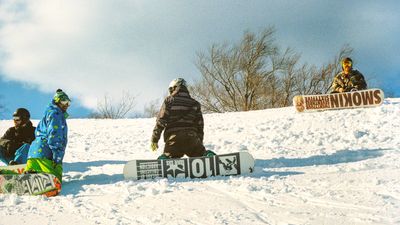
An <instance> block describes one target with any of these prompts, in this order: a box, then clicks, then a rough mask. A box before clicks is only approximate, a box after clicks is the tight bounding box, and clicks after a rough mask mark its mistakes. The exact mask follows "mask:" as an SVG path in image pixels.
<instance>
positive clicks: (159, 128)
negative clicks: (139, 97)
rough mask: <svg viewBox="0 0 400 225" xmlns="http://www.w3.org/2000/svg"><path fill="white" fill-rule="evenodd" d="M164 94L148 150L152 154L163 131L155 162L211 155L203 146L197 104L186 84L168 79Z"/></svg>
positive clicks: (200, 114)
mask: <svg viewBox="0 0 400 225" xmlns="http://www.w3.org/2000/svg"><path fill="white" fill-rule="evenodd" d="M168 91H169V96H167V97H166V98H165V100H164V103H163V104H162V107H161V109H160V111H159V113H158V116H157V121H156V125H155V127H154V130H153V135H152V137H151V149H152V150H153V151H156V150H157V149H158V141H159V139H160V136H161V133H162V132H163V131H164V142H165V147H164V153H163V154H162V155H160V156H159V157H158V159H168V158H181V157H182V156H184V155H187V156H189V157H199V156H213V155H215V153H214V152H212V151H210V150H208V151H206V149H205V147H204V146H203V137H204V131H203V129H204V121H203V114H202V112H201V107H200V103H199V102H197V101H196V100H194V99H193V98H192V97H191V96H190V94H189V91H188V89H187V85H186V81H185V80H184V79H183V78H177V79H174V80H172V81H171V83H170V85H169V88H168Z"/></svg>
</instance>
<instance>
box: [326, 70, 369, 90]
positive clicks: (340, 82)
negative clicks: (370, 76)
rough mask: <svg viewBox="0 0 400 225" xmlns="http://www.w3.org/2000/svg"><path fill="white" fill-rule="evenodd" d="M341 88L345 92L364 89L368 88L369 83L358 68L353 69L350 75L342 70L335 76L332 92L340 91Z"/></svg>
mask: <svg viewBox="0 0 400 225" xmlns="http://www.w3.org/2000/svg"><path fill="white" fill-rule="evenodd" d="M340 88H343V90H344V92H349V91H351V90H352V89H357V90H364V89H367V83H366V82H365V79H364V76H363V75H362V74H361V73H360V72H358V70H351V71H350V74H349V75H348V76H345V75H344V73H343V72H340V73H339V74H337V75H336V76H335V77H334V78H333V82H332V87H331V93H332V92H339V89H340Z"/></svg>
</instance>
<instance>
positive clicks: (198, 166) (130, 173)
mask: <svg viewBox="0 0 400 225" xmlns="http://www.w3.org/2000/svg"><path fill="white" fill-rule="evenodd" d="M253 169H254V158H253V156H251V155H250V154H249V153H248V152H236V153H230V154H223V155H215V156H212V157H191V158H178V159H165V160H132V161H129V162H128V163H127V164H125V166H124V177H125V178H126V179H135V180H141V179H154V178H157V177H165V178H206V177H211V176H231V175H241V174H248V173H252V172H253Z"/></svg>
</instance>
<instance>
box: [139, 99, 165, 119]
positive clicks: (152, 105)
mask: <svg viewBox="0 0 400 225" xmlns="http://www.w3.org/2000/svg"><path fill="white" fill-rule="evenodd" d="M160 107H161V106H160V101H159V99H155V100H153V101H150V102H149V103H148V104H146V105H145V106H144V111H143V116H144V117H147V118H150V117H155V116H157V114H158V111H159V109H160Z"/></svg>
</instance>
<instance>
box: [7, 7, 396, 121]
mask: <svg viewBox="0 0 400 225" xmlns="http://www.w3.org/2000/svg"><path fill="white" fill-rule="evenodd" d="M270 26H274V27H275V28H276V34H275V38H276V41H277V43H278V44H279V45H280V46H281V47H282V48H286V47H292V48H294V49H295V50H296V51H297V52H298V53H301V54H302V60H303V61H304V62H309V63H312V64H316V65H318V66H320V65H322V64H324V63H327V62H328V61H329V60H331V59H332V58H333V57H334V56H335V55H336V54H337V53H338V52H339V50H340V48H341V47H342V46H343V45H345V44H349V45H350V46H351V47H353V48H354V53H353V55H352V58H353V60H354V62H355V66H354V67H355V68H356V69H358V70H360V71H361V72H362V73H363V74H364V76H365V77H366V78H367V79H368V80H370V82H369V85H370V87H379V88H382V89H383V90H385V91H386V92H387V93H389V92H390V93H393V94H394V95H395V96H397V97H400V64H399V63H398V62H400V54H398V49H400V42H399V41H398V40H399V38H398V37H399V36H400V34H399V33H400V3H399V1H379V2H378V1H341V0H338V1H317V0H305V1H294V0H293V1H292V0H279V1H278V0H276V1H227V0H224V1H215V0H204V1H187V0H185V1H183V0H181V1H155V0H146V1H144V0H143V1H137V0H135V1H133V0H127V1H106V0H87V1H78V0H69V1H67V0H64V1H60V0H36V1H27V0H0V96H1V97H0V103H1V104H2V105H4V106H5V107H6V109H7V110H8V112H5V113H3V115H1V116H0V118H2V119H9V118H11V117H10V113H11V112H13V111H14V110H15V108H17V107H21V106H24V107H27V108H28V109H29V110H30V111H31V112H32V117H33V118H36V119H40V117H41V116H42V112H43V110H44V108H45V106H46V105H47V104H48V102H49V101H50V99H51V97H52V95H53V93H54V91H55V90H56V89H57V88H62V89H63V90H64V91H66V92H67V93H69V95H70V97H71V98H72V99H73V105H72V106H71V108H70V114H71V115H72V117H86V116H87V115H88V114H89V113H90V112H91V111H93V110H94V109H95V108H96V105H97V101H98V99H101V98H102V97H104V95H108V96H110V97H112V98H114V99H118V98H119V97H120V96H121V95H122V93H123V92H124V91H125V92H129V93H130V94H132V95H135V96H137V97H136V101H137V104H136V108H135V111H137V112H140V111H142V110H143V107H144V105H145V104H146V103H148V102H150V101H153V100H155V99H161V98H162V97H163V96H164V95H165V94H166V90H167V85H168V84H169V82H170V80H172V79H173V78H176V77H184V78H186V79H187V80H188V81H189V82H190V81H193V80H194V79H199V78H200V74H199V72H198V70H197V69H196V67H195V65H194V62H195V60H196V53H197V52H200V51H206V50H207V48H208V47H210V46H211V45H212V44H214V43H224V42H227V43H232V42H237V41H239V40H240V38H241V37H242V35H243V33H244V31H246V30H249V31H252V32H259V31H261V30H262V29H264V28H268V27H270Z"/></svg>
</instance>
